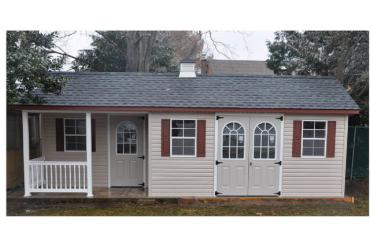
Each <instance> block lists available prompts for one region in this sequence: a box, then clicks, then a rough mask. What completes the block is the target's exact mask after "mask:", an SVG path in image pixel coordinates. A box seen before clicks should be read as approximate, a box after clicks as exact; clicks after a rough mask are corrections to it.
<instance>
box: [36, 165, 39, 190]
mask: <svg viewBox="0 0 370 250" xmlns="http://www.w3.org/2000/svg"><path fill="white" fill-rule="evenodd" d="M35 166H36V189H39V165H35Z"/></svg>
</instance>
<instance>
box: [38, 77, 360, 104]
mask: <svg viewBox="0 0 370 250" xmlns="http://www.w3.org/2000/svg"><path fill="white" fill-rule="evenodd" d="M63 75H65V76H66V77H67V78H68V83H67V85H66V87H65V88H64V90H63V94H61V95H59V96H58V95H52V94H48V95H42V96H43V97H45V100H46V102H47V103H46V104H47V105H63V106H66V105H67V106H122V107H149V106H150V107H203V108H204V107H207V108H223V107H227V108H297V109H358V106H357V105H356V103H355V102H354V101H353V100H352V98H351V97H350V96H349V95H348V94H347V93H346V91H345V90H344V88H343V87H342V86H341V84H340V83H339V82H338V81H337V80H335V79H334V78H332V77H309V76H308V77H307V76H197V77H196V78H179V77H178V74H168V73H167V74H163V73H127V72H126V73H108V72H104V73H103V72H101V73H95V72H85V73H72V72H71V73H63Z"/></svg>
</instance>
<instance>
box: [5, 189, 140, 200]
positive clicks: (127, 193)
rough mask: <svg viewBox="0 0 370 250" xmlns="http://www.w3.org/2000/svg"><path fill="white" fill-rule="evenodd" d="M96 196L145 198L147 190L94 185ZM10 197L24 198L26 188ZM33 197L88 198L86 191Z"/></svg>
mask: <svg viewBox="0 0 370 250" xmlns="http://www.w3.org/2000/svg"><path fill="white" fill-rule="evenodd" d="M93 194H94V198H145V197H147V190H146V189H143V188H129V187H119V188H105V187H94V188H93ZM7 197H8V198H23V197H24V189H23V188H17V189H14V190H10V191H8V192H7ZM31 197H32V198H86V194H84V193H32V196H31Z"/></svg>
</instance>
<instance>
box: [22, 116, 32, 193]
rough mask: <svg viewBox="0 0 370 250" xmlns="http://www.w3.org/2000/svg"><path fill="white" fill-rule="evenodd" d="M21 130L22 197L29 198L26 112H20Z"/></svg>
mask: <svg viewBox="0 0 370 250" xmlns="http://www.w3.org/2000/svg"><path fill="white" fill-rule="evenodd" d="M22 128H23V136H22V137H23V167H24V196H25V197H29V196H31V192H30V171H29V170H30V168H29V165H28V162H29V159H30V144H29V129H28V112H27V111H24V110H23V111H22Z"/></svg>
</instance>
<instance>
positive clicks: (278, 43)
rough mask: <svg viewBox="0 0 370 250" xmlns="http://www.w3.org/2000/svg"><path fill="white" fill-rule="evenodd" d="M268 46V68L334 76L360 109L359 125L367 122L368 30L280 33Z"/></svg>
mask: <svg viewBox="0 0 370 250" xmlns="http://www.w3.org/2000/svg"><path fill="white" fill-rule="evenodd" d="M267 47H268V49H269V58H268V59H267V66H268V67H269V68H270V69H272V70H274V72H275V73H276V74H288V75H291V74H298V75H323V76H328V75H333V76H335V77H336V78H337V79H338V80H339V81H340V82H341V83H342V84H343V86H344V87H345V88H346V89H347V90H348V92H349V93H350V94H351V96H352V97H353V98H354V100H355V101H356V102H357V103H358V104H359V106H360V107H361V109H362V112H361V116H360V118H361V122H362V123H368V100H369V33H368V31H305V32H297V31H281V32H276V33H275V39H274V41H273V42H270V41H269V42H267Z"/></svg>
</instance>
